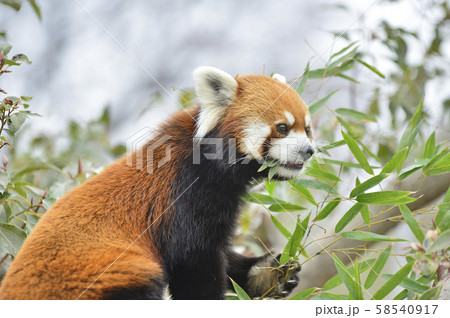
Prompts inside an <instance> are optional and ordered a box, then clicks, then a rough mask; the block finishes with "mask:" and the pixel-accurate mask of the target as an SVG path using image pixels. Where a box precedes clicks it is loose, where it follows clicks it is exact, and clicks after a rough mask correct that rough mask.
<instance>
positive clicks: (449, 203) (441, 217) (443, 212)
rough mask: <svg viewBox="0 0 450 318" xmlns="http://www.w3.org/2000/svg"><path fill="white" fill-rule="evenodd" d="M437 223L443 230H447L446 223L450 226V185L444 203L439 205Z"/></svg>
mask: <svg viewBox="0 0 450 318" xmlns="http://www.w3.org/2000/svg"><path fill="white" fill-rule="evenodd" d="M435 223H436V225H437V226H438V227H439V229H441V231H445V230H447V228H445V224H446V223H448V226H450V187H448V188H447V192H446V193H445V196H444V200H442V203H441V204H440V205H439V211H438V214H437V215H436V220H435Z"/></svg>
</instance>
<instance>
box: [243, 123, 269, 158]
mask: <svg viewBox="0 0 450 318" xmlns="http://www.w3.org/2000/svg"><path fill="white" fill-rule="evenodd" d="M271 131H272V130H271V129H270V126H269V125H267V124H264V123H254V124H251V125H250V126H249V127H247V128H246V129H245V130H244V136H245V137H244V139H243V143H244V148H245V150H246V151H245V152H246V153H247V155H248V156H249V157H250V158H252V159H261V158H262V155H261V153H260V150H261V147H262V145H263V143H264V141H266V139H267V138H268V137H269V135H270V133H271Z"/></svg>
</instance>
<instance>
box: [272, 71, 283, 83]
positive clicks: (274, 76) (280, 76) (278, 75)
mask: <svg viewBox="0 0 450 318" xmlns="http://www.w3.org/2000/svg"><path fill="white" fill-rule="evenodd" d="M272 78H273V79H274V80H277V81H278V82H281V83H283V84H286V77H284V76H283V75H281V74H278V73H276V74H273V76H272Z"/></svg>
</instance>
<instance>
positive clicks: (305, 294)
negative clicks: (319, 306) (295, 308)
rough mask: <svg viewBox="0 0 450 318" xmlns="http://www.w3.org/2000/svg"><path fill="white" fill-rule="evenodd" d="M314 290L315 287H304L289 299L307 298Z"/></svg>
mask: <svg viewBox="0 0 450 318" xmlns="http://www.w3.org/2000/svg"><path fill="white" fill-rule="evenodd" d="M316 290H317V288H316V287H312V288H308V289H305V290H304V291H302V292H300V293H298V294H297V295H295V296H293V297H291V298H289V300H305V299H308V297H309V296H311V295H312V294H313V293H314V292H315V291H316Z"/></svg>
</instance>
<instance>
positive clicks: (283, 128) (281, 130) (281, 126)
mask: <svg viewBox="0 0 450 318" xmlns="http://www.w3.org/2000/svg"><path fill="white" fill-rule="evenodd" d="M277 130H278V132H279V133H282V134H287V133H288V132H289V127H288V126H287V125H286V124H279V125H278V126H277Z"/></svg>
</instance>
